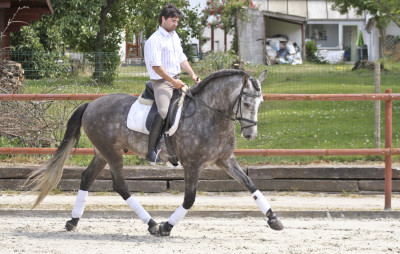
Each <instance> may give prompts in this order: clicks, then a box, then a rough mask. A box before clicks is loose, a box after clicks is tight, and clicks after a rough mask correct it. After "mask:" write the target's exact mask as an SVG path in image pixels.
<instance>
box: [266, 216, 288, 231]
mask: <svg viewBox="0 0 400 254" xmlns="http://www.w3.org/2000/svg"><path fill="white" fill-rule="evenodd" d="M268 225H269V227H270V228H272V229H273V230H282V229H283V228H284V227H283V224H282V222H281V221H280V220H278V218H275V219H269V220H268Z"/></svg>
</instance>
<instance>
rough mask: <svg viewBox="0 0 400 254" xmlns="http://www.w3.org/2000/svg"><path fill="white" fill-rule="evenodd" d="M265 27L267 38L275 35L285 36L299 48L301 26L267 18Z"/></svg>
mask: <svg viewBox="0 0 400 254" xmlns="http://www.w3.org/2000/svg"><path fill="white" fill-rule="evenodd" d="M265 26H266V30H267V31H266V33H267V34H266V37H267V38H270V37H271V36H273V35H275V34H285V35H287V36H289V40H290V41H291V42H296V43H297V44H298V45H299V46H300V48H301V25H297V24H293V23H288V22H285V21H281V20H276V19H271V18H269V19H267V23H266V24H265Z"/></svg>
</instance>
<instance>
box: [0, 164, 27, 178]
mask: <svg viewBox="0 0 400 254" xmlns="http://www.w3.org/2000/svg"><path fill="white" fill-rule="evenodd" d="M30 172H32V168H28V167H19V166H4V165H0V179H26V178H27V177H28V175H29V173H30Z"/></svg>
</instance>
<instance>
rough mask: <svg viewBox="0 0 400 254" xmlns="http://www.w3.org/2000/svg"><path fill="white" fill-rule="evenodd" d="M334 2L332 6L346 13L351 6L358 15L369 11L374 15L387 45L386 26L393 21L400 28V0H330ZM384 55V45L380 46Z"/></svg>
mask: <svg viewBox="0 0 400 254" xmlns="http://www.w3.org/2000/svg"><path fill="white" fill-rule="evenodd" d="M329 1H330V2H332V3H333V5H332V8H333V9H334V10H338V11H339V12H340V13H342V14H344V13H347V12H348V11H349V9H350V8H354V9H355V10H356V12H357V14H358V15H362V14H363V12H365V11H367V12H368V13H369V14H371V15H373V16H374V20H375V22H376V27H377V28H378V30H379V34H380V36H381V38H382V44H381V45H385V36H386V28H387V26H388V25H389V23H390V21H393V23H394V24H396V25H397V26H398V27H399V28H400V1H398V0H329ZM380 54H381V55H383V47H380Z"/></svg>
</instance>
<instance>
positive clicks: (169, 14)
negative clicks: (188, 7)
mask: <svg viewBox="0 0 400 254" xmlns="http://www.w3.org/2000/svg"><path fill="white" fill-rule="evenodd" d="M181 16H182V12H181V11H180V10H179V9H178V8H176V7H175V5H173V4H167V5H165V6H164V7H163V8H162V10H161V11H160V14H158V23H159V24H160V25H161V22H162V17H164V18H165V19H167V18H180V17H181Z"/></svg>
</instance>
